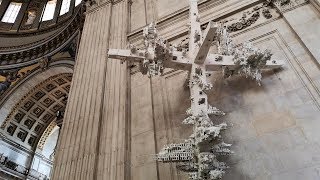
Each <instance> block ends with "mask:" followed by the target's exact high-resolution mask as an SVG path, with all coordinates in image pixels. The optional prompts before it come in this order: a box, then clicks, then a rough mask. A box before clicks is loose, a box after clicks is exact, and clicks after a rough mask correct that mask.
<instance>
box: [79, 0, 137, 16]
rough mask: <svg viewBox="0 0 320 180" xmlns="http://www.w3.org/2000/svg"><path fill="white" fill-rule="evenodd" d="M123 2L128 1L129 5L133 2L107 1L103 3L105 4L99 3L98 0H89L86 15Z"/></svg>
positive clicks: (129, 0) (121, 0)
mask: <svg viewBox="0 0 320 180" xmlns="http://www.w3.org/2000/svg"><path fill="white" fill-rule="evenodd" d="M123 1H126V2H127V3H128V4H131V3H132V1H131V0H106V1H103V2H97V0H88V1H87V2H86V6H87V11H86V13H85V14H91V13H94V12H96V11H98V10H99V9H100V8H102V7H104V6H108V5H116V4H118V3H121V2H123Z"/></svg>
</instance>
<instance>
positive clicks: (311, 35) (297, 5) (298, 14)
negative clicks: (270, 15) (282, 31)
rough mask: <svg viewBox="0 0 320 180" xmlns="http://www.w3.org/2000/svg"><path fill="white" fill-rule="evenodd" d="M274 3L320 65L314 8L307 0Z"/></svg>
mask: <svg viewBox="0 0 320 180" xmlns="http://www.w3.org/2000/svg"><path fill="white" fill-rule="evenodd" d="M316 1H318V0H316ZM284 2H286V3H284ZM274 4H275V5H276V7H277V8H278V9H279V11H280V12H281V13H282V15H283V17H284V19H285V20H286V22H287V23H288V25H289V26H290V27H291V29H292V30H293V31H294V32H295V33H296V35H297V37H298V38H299V39H300V40H301V42H302V43H303V44H304V46H305V47H306V49H307V50H308V51H309V52H310V54H311V55H312V56H313V57H314V59H315V60H316V61H317V63H318V65H320V51H319V46H320V41H319V39H320V34H319V33H318V29H320V19H319V14H318V13H319V12H317V10H316V8H314V6H313V5H312V4H310V2H309V0H290V1H283V0H276V1H274Z"/></svg>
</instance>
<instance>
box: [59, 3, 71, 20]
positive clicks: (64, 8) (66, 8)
mask: <svg viewBox="0 0 320 180" xmlns="http://www.w3.org/2000/svg"><path fill="white" fill-rule="evenodd" d="M69 8H70V0H63V1H62V5H61V9H60V16H61V15H64V14H65V13H67V12H68V11H69Z"/></svg>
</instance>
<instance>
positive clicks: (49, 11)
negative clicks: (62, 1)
mask: <svg viewBox="0 0 320 180" xmlns="http://www.w3.org/2000/svg"><path fill="white" fill-rule="evenodd" d="M56 4H57V0H50V1H48V2H47V5H46V8H45V9H44V12H43V16H42V21H48V20H51V19H53V15H54V11H55V9H56Z"/></svg>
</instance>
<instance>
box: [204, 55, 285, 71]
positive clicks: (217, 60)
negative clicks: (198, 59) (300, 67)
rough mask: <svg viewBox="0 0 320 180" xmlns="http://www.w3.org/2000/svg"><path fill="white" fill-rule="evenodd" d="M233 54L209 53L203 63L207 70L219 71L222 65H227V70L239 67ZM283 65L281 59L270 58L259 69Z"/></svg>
mask: <svg viewBox="0 0 320 180" xmlns="http://www.w3.org/2000/svg"><path fill="white" fill-rule="evenodd" d="M233 59H234V57H233V56H222V55H218V54H209V55H208V56H207V58H206V61H205V65H206V67H207V70H208V71H220V70H222V67H224V66H227V67H228V69H229V70H235V69H237V68H239V67H240V65H239V64H237V63H235V62H234V60H233ZM283 65H284V62H283V61H279V60H277V61H276V60H270V61H267V63H266V65H264V66H263V67H261V69H276V68H280V67H281V66H283Z"/></svg>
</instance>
